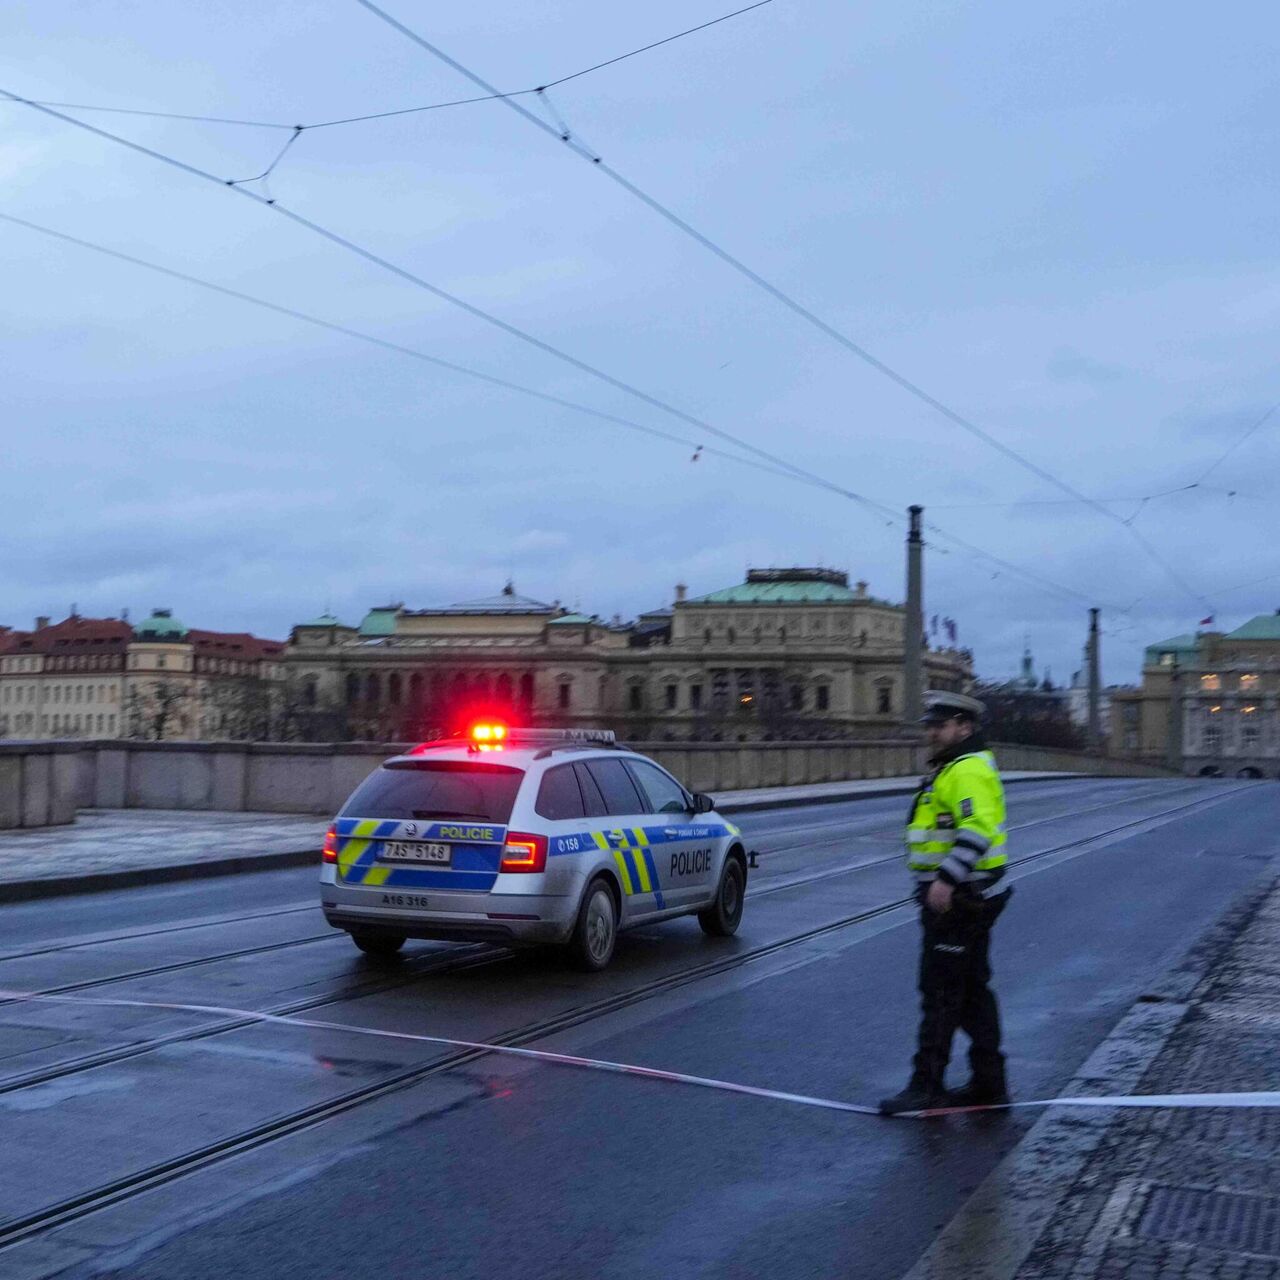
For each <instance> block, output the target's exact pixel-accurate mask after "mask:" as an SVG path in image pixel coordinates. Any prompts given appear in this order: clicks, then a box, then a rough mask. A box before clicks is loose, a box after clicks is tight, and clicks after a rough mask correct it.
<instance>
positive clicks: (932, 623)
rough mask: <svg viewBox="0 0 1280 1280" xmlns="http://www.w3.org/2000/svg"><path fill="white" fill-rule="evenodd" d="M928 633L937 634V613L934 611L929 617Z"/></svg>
mask: <svg viewBox="0 0 1280 1280" xmlns="http://www.w3.org/2000/svg"><path fill="white" fill-rule="evenodd" d="M929 634H930V635H933V636H936V635H937V634H938V615H937V614H936V613H935V614H934V615H933V617H932V618H930V619H929Z"/></svg>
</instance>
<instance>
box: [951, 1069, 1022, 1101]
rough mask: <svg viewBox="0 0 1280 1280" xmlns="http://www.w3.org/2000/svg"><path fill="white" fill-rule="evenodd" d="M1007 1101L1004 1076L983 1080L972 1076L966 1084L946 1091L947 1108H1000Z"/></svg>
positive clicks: (1007, 1093) (1007, 1092)
mask: <svg viewBox="0 0 1280 1280" xmlns="http://www.w3.org/2000/svg"><path fill="white" fill-rule="evenodd" d="M1008 1101H1009V1090H1008V1088H1007V1087H1006V1085H1005V1082H1004V1075H1003V1074H1001V1075H999V1076H993V1077H990V1078H985V1077H982V1076H974V1077H973V1079H972V1080H970V1081H969V1083H968V1084H963V1085H961V1086H960V1088H958V1089H948V1090H947V1101H946V1104H945V1105H946V1106H948V1107H1000V1106H1004V1105H1005V1104H1006V1103H1007V1102H1008Z"/></svg>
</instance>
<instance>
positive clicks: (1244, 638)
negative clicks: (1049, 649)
mask: <svg viewBox="0 0 1280 1280" xmlns="http://www.w3.org/2000/svg"><path fill="white" fill-rule="evenodd" d="M1110 692H1111V708H1110V710H1111V715H1110V732H1111V751H1112V753H1113V754H1114V755H1117V756H1125V757H1129V758H1134V759H1148V760H1153V761H1160V762H1164V763H1168V764H1170V765H1172V766H1173V767H1175V768H1179V769H1181V770H1182V771H1183V772H1184V773H1187V774H1192V775H1201V776H1205V777H1217V776H1223V777H1227V776H1231V777H1280V611H1277V613H1275V614H1262V615H1260V616H1258V617H1256V618H1252V619H1251V620H1250V621H1248V622H1246V623H1245V624H1244V625H1243V626H1241V627H1238V628H1237V629H1236V630H1235V631H1230V632H1220V631H1204V632H1196V633H1191V634H1187V635H1180V636H1173V637H1171V638H1170V639H1168V640H1162V641H1160V642H1159V643H1157V644H1153V645H1148V646H1147V648H1146V651H1145V653H1144V656H1143V666H1142V684H1141V686H1140V687H1137V688H1128V689H1113V690H1111V691H1110Z"/></svg>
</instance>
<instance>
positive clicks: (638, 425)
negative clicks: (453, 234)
mask: <svg viewBox="0 0 1280 1280" xmlns="http://www.w3.org/2000/svg"><path fill="white" fill-rule="evenodd" d="M0 221H3V222H8V223H11V224H13V225H14V226H19V227H25V228H27V229H28V230H29V231H36V232H39V233H40V234H41V235H44V236H49V237H50V238H52V239H54V240H61V241H63V242H64V243H66V244H73V245H76V246H78V247H79V248H81V249H88V250H91V251H92V252H93V253H97V254H101V255H103V256H104V257H108V258H114V259H116V260H117V261H119V262H127V263H129V264H131V265H132V266H135V267H142V268H144V269H145V270H147V271H152V272H155V273H156V274H157V275H161V276H167V277H169V278H170V279H172V280H181V281H182V282H183V283H184V284H192V285H195V286H197V287H198V288H201V289H207V290H209V291H210V292H212V293H218V294H221V295H223V296H224V297H227V298H235V299H236V300H237V301H239V302H247V303H249V304H250V305H252V306H255V307H261V308H262V309H263V310H266V311H273V312H275V313H276V314H277V315H282V316H288V317H289V318H290V319H292V320H301V321H302V322H303V323H304V324H310V325H314V326H316V327H317V328H320V329H327V330H328V331H330V332H331V333H339V334H342V335H343V336H345V337H348V338H356V339H358V340H359V341H361V342H367V343H370V344H372V345H373V346H377V347H382V348H383V349H384V350H387V351H393V352H395V353H396V354H397V355H404V356H411V357H412V358H413V359H415V360H421V361H423V362H425V363H427V364H432V365H435V366H436V367H437V368H440V369H447V370H449V371H450V372H451V373H459V374H462V375H464V376H465V377H468V378H475V379H477V380H479V381H481V382H485V383H488V384H489V385H490V386H495V387H501V388H502V389H503V390H506V391H515V392H518V393H519V394H521V395H526V396H532V397H534V398H535V399H538V400H542V401H544V402H546V403H548V404H553V405H556V406H558V407H559V408H562V409H572V410H573V411H574V412H576V413H582V414H586V415H587V416H589V417H593V418H598V419H600V420H601V421H602V422H610V423H614V424H615V425H617V426H620V427H625V428H627V429H628V430H631V431H639V432H643V433H644V434H645V435H648V436H653V437H655V438H656V439H659V440H665V441H667V442H668V443H671V444H678V445H682V446H684V447H686V448H696V449H697V450H698V451H699V452H701V453H708V454H713V455H715V456H716V457H719V458H725V459H727V460H729V461H730V462H739V463H742V464H743V465H744V466H748V467H753V468H756V469H758V470H761V471H765V472H768V473H770V474H772V475H777V476H783V477H786V478H788V479H798V478H799V477H796V476H793V475H792V474H791V472H789V471H783V470H782V469H780V468H778V467H774V466H772V465H771V464H770V463H767V462H763V461H759V460H757V459H755V458H744V457H742V456H740V455H739V454H736V453H730V452H729V451H728V450H727V449H717V448H715V447H714V446H713V445H700V444H698V443H697V442H696V441H695V440H692V439H690V438H688V437H685V436H678V435H676V434H674V433H673V432H670V431H663V430H662V428H661V427H653V426H649V425H648V424H646V423H643V422H636V421H635V420H634V419H631V418H624V417H621V416H620V415H618V414H615V413H609V412H607V411H606V410H603V409H596V408H594V407H593V406H591V405H587V404H581V403H578V402H577V401H574V400H567V399H565V398H564V397H563V396H557V395H553V394H552V393H551V392H548V391H539V390H538V389H537V388H536V387H527V386H524V385H523V384H522V383H519V382H512V381H511V380H510V379H507V378H500V377H498V376H497V375H496V374H491V373H484V372H482V371H481V370H479V369H472V368H470V367H468V366H467V365H462V364H456V363H455V362H454V361H452V360H445V359H443V358H442V357H440V356H433V355H430V354H429V353H427V352H425V351H420V350H418V349H417V348H415V347H407V346H405V345H403V344H402V343H399V342H393V341H392V340H391V339H389V338H381V337H379V336H378V335H376V334H372V333H365V332H364V331H363V330H360V329H353V328H352V327H351V326H349V325H345V324H339V323H337V322H336V321H333V320H325V319H323V318H322V317H320V316H314V315H310V314H309V313H307V312H305V311H299V310H298V309H297V308H296V307H289V306H285V305H284V304H283V303H279V302H272V301H270V300H269V299H267V298H259V297H257V296H256V295H255V294H252V293H244V292H243V291H241V290H240V289H232V288H230V287H229V286H227V285H222V284H217V283H216V282H215V281H212V280H205V279H202V278H201V277H200V276H194V275H191V274H190V273H189V272H186V271H179V270H177V268H175V267H166V266H164V265H162V264H161V263H158V262H151V261H150V260H149V259H147V258H139V257H137V256H136V255H135V254H132V253H125V252H123V251H122V250H120V249H113V248H111V247H110V246H108V245H104V244H98V243H96V242H94V241H92V240H85V239H82V238H81V237H80V236H73V235H69V234H68V233H67V232H65V231H55V230H54V229H53V228H52V227H46V226H42V225H41V224H40V223H38V222H31V221H29V220H28V219H26V218H19V217H16V216H15V215H13V214H10V213H3V212H0Z"/></svg>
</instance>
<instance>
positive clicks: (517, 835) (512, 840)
mask: <svg viewBox="0 0 1280 1280" xmlns="http://www.w3.org/2000/svg"><path fill="white" fill-rule="evenodd" d="M546 869H547V837H546V836H539V835H530V834H528V833H527V832H524V831H508V832H507V838H506V841H505V842H504V843H503V846H502V861H501V862H500V863H498V870H499V871H545V870H546Z"/></svg>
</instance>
